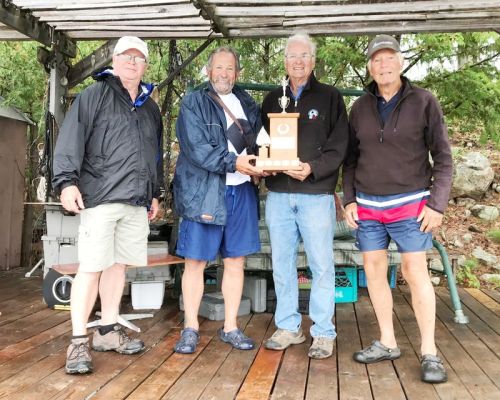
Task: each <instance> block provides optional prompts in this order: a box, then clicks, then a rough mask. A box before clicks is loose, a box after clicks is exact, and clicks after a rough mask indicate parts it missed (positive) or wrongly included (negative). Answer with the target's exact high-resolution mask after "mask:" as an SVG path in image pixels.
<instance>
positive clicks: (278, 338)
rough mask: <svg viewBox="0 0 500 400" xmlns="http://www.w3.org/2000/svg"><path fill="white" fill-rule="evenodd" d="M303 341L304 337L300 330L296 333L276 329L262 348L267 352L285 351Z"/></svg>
mask: <svg viewBox="0 0 500 400" xmlns="http://www.w3.org/2000/svg"><path fill="white" fill-rule="evenodd" d="M305 341H306V337H305V336H304V334H303V333H302V328H299V330H298V331H297V332H292V331H287V330H286V329H277V330H276V332H274V333H273V335H272V336H271V337H270V338H269V339H267V340H266V341H265V342H264V347H265V348H266V349H269V350H285V349H286V348H287V347H289V346H291V345H292V344H300V343H304V342H305Z"/></svg>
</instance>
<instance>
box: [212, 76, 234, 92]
mask: <svg viewBox="0 0 500 400" xmlns="http://www.w3.org/2000/svg"><path fill="white" fill-rule="evenodd" d="M212 86H213V88H214V89H215V91H216V92H217V93H218V94H229V93H231V91H232V90H233V86H234V82H231V81H230V80H227V79H226V80H222V79H216V80H215V81H213V82H212Z"/></svg>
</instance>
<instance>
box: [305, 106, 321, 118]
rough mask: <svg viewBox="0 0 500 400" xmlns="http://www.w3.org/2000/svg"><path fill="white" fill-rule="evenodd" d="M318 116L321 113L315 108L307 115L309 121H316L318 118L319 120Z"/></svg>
mask: <svg viewBox="0 0 500 400" xmlns="http://www.w3.org/2000/svg"><path fill="white" fill-rule="evenodd" d="M318 115H319V111H318V110H316V109H315V108H312V109H310V110H309V112H308V113H307V116H308V117H309V119H316V118H318Z"/></svg>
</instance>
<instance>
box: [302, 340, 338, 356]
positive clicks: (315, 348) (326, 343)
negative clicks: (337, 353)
mask: <svg viewBox="0 0 500 400" xmlns="http://www.w3.org/2000/svg"><path fill="white" fill-rule="evenodd" d="M333 341H334V339H333V338H329V337H315V338H313V343H312V345H311V347H309V353H308V354H307V355H308V356H309V357H311V358H315V359H317V360H321V359H323V358H328V357H331V355H332V354H333Z"/></svg>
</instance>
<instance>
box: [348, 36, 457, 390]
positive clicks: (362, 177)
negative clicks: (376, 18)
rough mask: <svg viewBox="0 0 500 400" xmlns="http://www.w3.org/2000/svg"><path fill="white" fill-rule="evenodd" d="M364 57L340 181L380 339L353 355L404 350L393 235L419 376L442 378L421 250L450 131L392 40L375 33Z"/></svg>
mask: <svg viewBox="0 0 500 400" xmlns="http://www.w3.org/2000/svg"><path fill="white" fill-rule="evenodd" d="M367 58H368V71H369V72H370V76H371V77H372V78H373V82H371V83H370V84H369V85H368V87H367V89H366V92H367V93H366V94H365V95H363V96H361V97H360V98H359V99H358V100H356V102H355V103H354V105H353V106H352V109H351V113H350V116H349V126H350V140H349V151H348V154H347V159H346V161H345V164H344V170H343V172H344V180H343V184H344V203H345V205H346V217H347V222H348V223H349V225H350V226H352V227H353V228H356V229H357V233H356V236H357V244H358V247H359V249H360V251H361V252H362V253H363V264H364V269H365V273H366V276H367V280H368V292H369V293H370V298H371V301H372V304H373V308H374V310H375V314H376V316H377V320H378V324H379V327H380V340H375V341H374V342H373V343H372V344H371V345H369V346H367V347H365V348H364V349H362V350H360V351H357V352H355V353H354V355H353V357H354V360H356V361H358V362H360V363H365V364H370V363H375V362H379V361H382V360H395V359H397V358H399V357H400V356H401V350H400V349H399V347H398V346H397V343H396V338H395V335H394V326H393V323H392V294H391V289H390V288H389V284H388V282H387V268H388V265H387V246H388V244H389V241H390V240H393V241H394V242H395V243H396V245H397V247H398V251H399V252H400V253H401V271H402V273H403V277H404V278H405V280H406V281H407V282H408V285H409V287H410V292H411V297H412V305H413V310H414V312H415V317H416V319H417V323H418V327H419V329H420V335H421V346H420V350H421V354H422V359H421V379H422V381H424V382H429V383H440V382H445V381H446V380H447V376H446V371H445V368H444V366H443V362H442V360H441V359H440V358H439V356H438V355H437V349H436V344H435V342H434V326H435V313H436V300H435V295H434V289H433V287H432V284H431V281H430V278H429V274H428V272H427V260H426V250H428V249H430V248H431V247H432V230H433V229H435V228H437V227H438V226H439V225H441V222H442V220H443V213H444V211H445V209H446V206H447V204H448V196H449V193H450V188H451V181H452V174H453V168H452V158H451V149H450V144H449V142H448V133H447V129H446V125H445V124H444V119H443V113H442V111H441V107H440V106H439V104H438V102H437V100H436V98H435V97H434V96H433V95H432V94H431V93H430V92H428V91H427V90H424V89H421V88H419V87H416V86H414V85H412V84H411V83H410V81H409V80H408V79H407V78H405V77H404V76H402V75H401V71H402V69H403V61H404V58H403V55H402V54H401V50H400V47H399V43H398V41H397V40H396V39H394V38H393V37H392V36H388V35H379V36H377V37H375V38H374V39H373V40H372V41H371V43H370V44H369V46H368V51H367ZM429 153H430V155H431V156H432V161H433V162H432V164H431V163H430V161H429Z"/></svg>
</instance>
